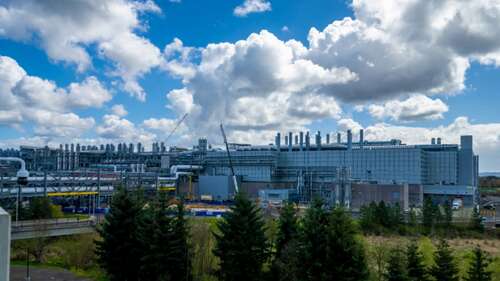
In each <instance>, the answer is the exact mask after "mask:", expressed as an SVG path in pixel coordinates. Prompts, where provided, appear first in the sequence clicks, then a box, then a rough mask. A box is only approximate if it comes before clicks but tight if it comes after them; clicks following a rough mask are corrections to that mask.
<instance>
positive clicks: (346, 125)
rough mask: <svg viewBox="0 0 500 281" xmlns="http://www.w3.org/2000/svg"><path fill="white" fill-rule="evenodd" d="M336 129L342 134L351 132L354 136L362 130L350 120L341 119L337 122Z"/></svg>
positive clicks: (361, 127)
mask: <svg viewBox="0 0 500 281" xmlns="http://www.w3.org/2000/svg"><path fill="white" fill-rule="evenodd" d="M337 128H338V130H339V131H342V132H345V131H347V130H351V131H352V132H353V134H356V133H357V132H358V131H359V130H361V129H363V126H361V124H359V123H358V122H356V121H354V120H353V119H351V118H343V119H340V120H338V121H337Z"/></svg>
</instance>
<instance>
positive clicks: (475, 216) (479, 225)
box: [470, 206, 484, 232]
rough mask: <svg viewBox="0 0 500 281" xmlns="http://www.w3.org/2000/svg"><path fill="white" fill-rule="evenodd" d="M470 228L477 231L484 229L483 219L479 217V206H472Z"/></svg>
mask: <svg viewBox="0 0 500 281" xmlns="http://www.w3.org/2000/svg"><path fill="white" fill-rule="evenodd" d="M470 228H471V229H473V230H477V231H479V232H483V231H484V225H483V220H482V218H481V214H480V213H479V208H478V207H477V206H475V207H474V208H472V216H471V220H470Z"/></svg>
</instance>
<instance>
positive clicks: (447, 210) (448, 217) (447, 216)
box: [443, 201, 453, 227]
mask: <svg viewBox="0 0 500 281" xmlns="http://www.w3.org/2000/svg"><path fill="white" fill-rule="evenodd" d="M443 208H444V221H445V225H446V227H451V226H452V222H453V210H452V208H451V204H450V202H449V201H446V202H445V203H444V206H443Z"/></svg>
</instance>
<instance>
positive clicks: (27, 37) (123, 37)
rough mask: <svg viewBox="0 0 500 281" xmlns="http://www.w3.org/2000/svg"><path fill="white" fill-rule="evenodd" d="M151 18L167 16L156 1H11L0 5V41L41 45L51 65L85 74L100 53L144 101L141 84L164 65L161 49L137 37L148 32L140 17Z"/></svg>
mask: <svg viewBox="0 0 500 281" xmlns="http://www.w3.org/2000/svg"><path fill="white" fill-rule="evenodd" d="M147 12H153V13H159V12H161V10H160V8H159V7H158V6H157V5H156V4H155V3H154V2H153V1H151V0H148V1H127V0H109V1H99V0H91V1H55V2H54V1H35V0H28V1H9V0H7V1H2V3H1V4H0V26H1V28H0V37H5V38H10V39H13V40H17V41H23V42H25V41H33V42H36V43H39V45H40V47H41V48H42V49H44V50H45V52H46V53H47V55H48V56H49V57H50V58H51V59H53V60H55V61H62V62H68V63H72V64H75V65H76V66H77V69H78V70H79V71H80V72H83V71H85V70H87V69H88V68H89V67H91V65H92V59H91V57H90V55H89V51H92V50H93V48H94V47H95V48H96V51H97V52H98V53H99V55H100V56H101V57H103V58H105V59H109V60H111V61H112V63H113V64H114V66H115V69H114V70H113V71H112V72H110V74H111V75H113V76H119V77H121V79H122V80H123V88H124V89H125V90H126V91H128V92H129V93H130V94H131V95H133V96H135V97H137V98H138V99H139V100H144V99H145V95H146V94H145V92H144V90H143V89H142V87H141V86H140V85H139V84H138V82H137V79H138V78H139V77H141V76H142V75H143V74H145V73H147V72H148V71H150V70H151V69H152V68H153V67H155V66H158V65H159V64H160V61H161V55H160V51H159V50H158V48H156V47H155V46H154V45H153V44H152V43H151V42H150V41H149V40H148V39H146V38H144V37H142V36H140V35H138V34H137V32H140V31H143V30H145V29H146V26H145V25H144V24H143V23H142V22H141V20H140V15H141V14H143V13H147Z"/></svg>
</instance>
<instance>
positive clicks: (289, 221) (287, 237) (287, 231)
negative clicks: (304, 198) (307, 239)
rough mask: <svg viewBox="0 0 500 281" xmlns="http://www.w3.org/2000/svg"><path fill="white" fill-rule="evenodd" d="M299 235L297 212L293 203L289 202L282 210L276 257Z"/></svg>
mask: <svg viewBox="0 0 500 281" xmlns="http://www.w3.org/2000/svg"><path fill="white" fill-rule="evenodd" d="M297 235H298V223H297V211H296V210H295V205H294V203H293V202H287V203H286V204H285V206H283V208H282V209H281V212H280V218H279V221H278V234H277V238H276V256H277V257H279V256H280V255H281V252H282V251H283V249H284V248H285V247H286V245H287V244H288V243H290V242H291V241H292V240H294V239H296V238H297Z"/></svg>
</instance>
